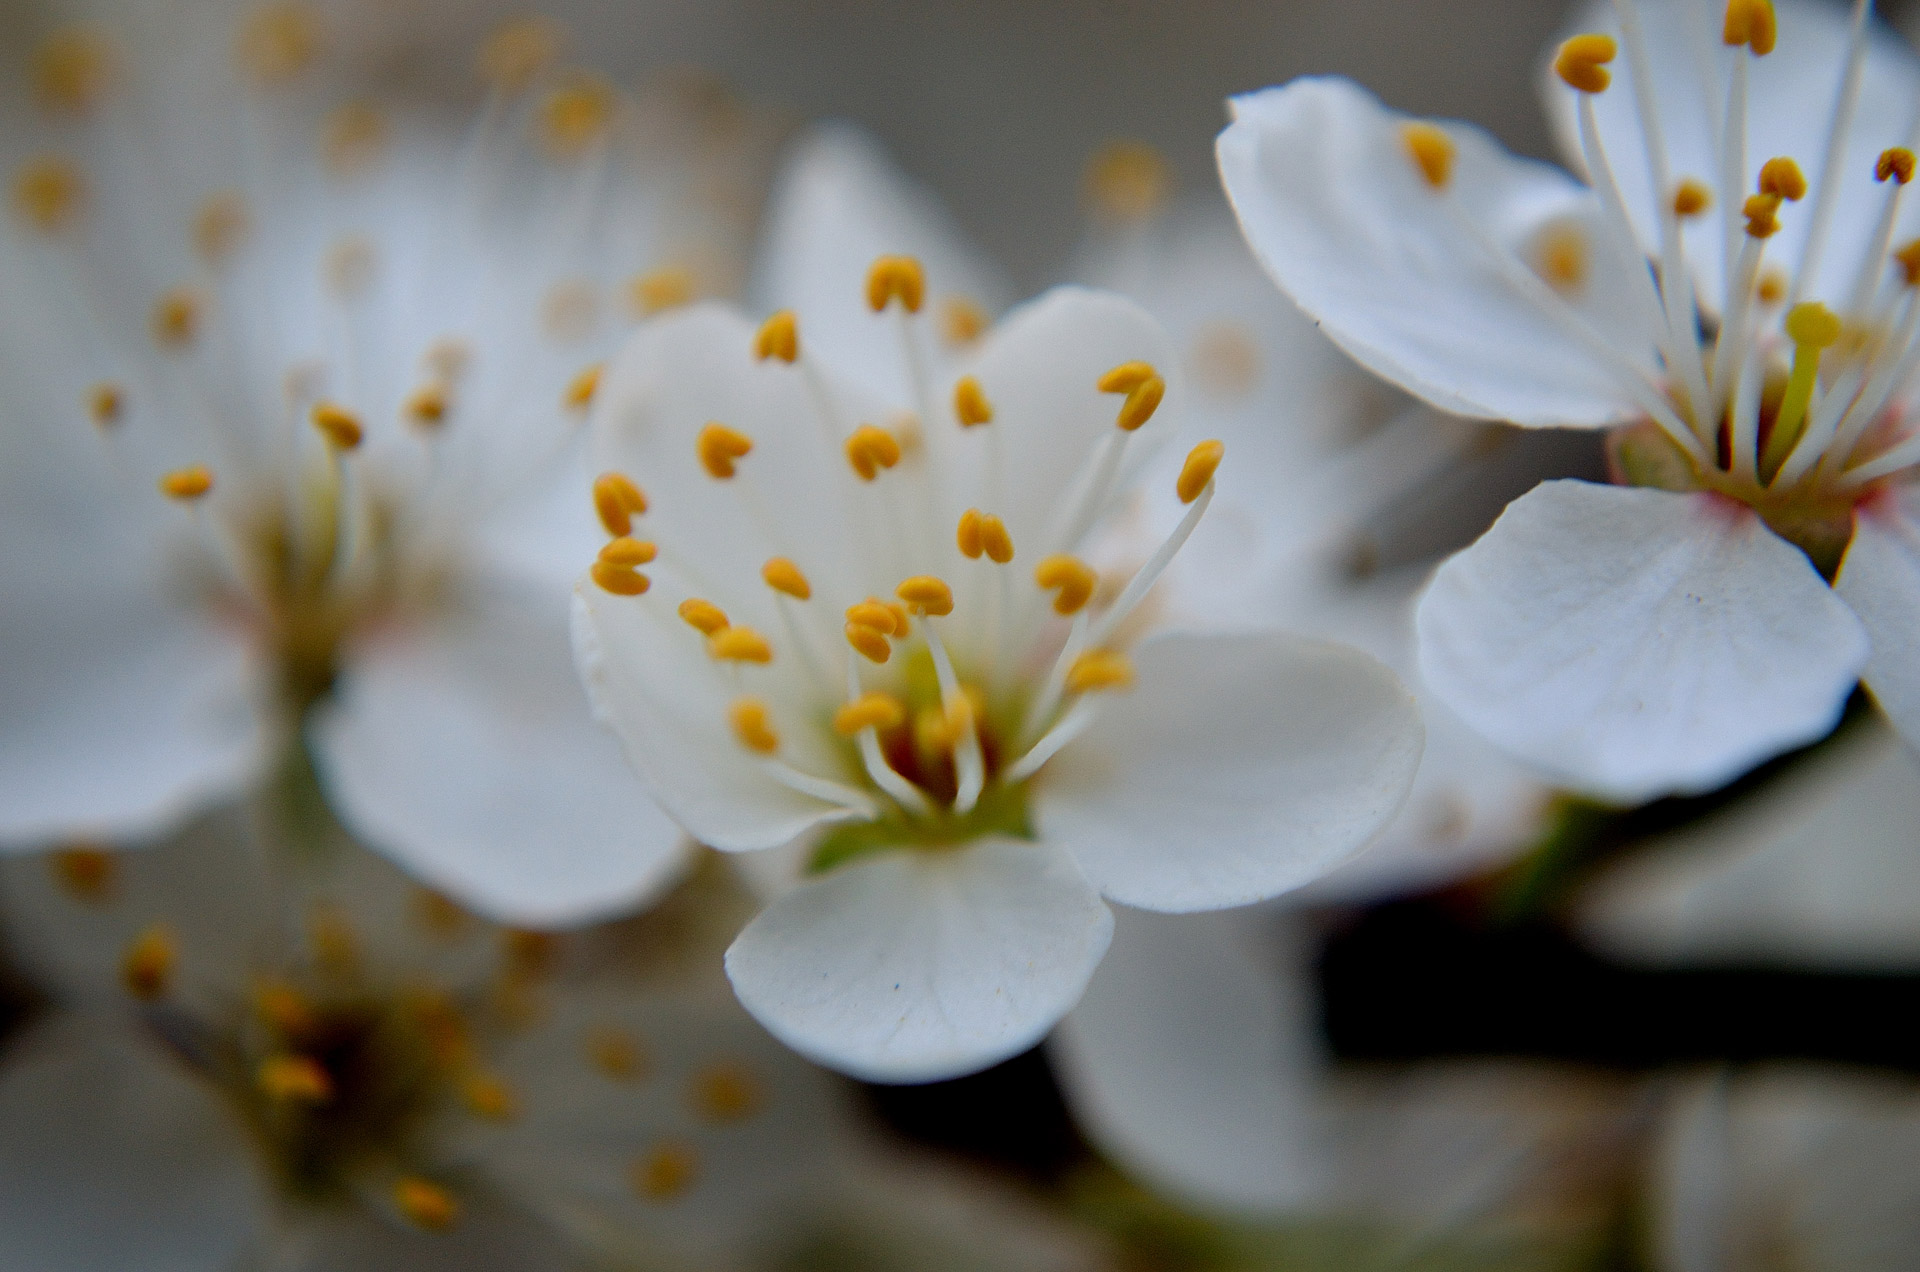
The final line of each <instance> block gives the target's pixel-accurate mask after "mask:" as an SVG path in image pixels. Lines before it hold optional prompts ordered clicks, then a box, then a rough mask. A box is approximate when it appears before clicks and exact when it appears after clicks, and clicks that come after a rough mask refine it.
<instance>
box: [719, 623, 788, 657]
mask: <svg viewBox="0 0 1920 1272" xmlns="http://www.w3.org/2000/svg"><path fill="white" fill-rule="evenodd" d="M707 653H708V654H709V655H710V656H711V657H713V658H714V659H716V660H718V661H720V662H750V663H770V662H772V661H773V646H771V645H769V644H768V643H767V638H766V637H765V636H762V635H761V634H760V633H759V632H756V631H754V630H753V628H751V627H726V628H723V629H721V630H720V631H717V632H715V633H714V634H713V635H711V636H709V637H707Z"/></svg>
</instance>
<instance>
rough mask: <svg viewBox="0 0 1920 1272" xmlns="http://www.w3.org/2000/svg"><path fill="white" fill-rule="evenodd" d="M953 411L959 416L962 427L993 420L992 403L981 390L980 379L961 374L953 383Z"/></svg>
mask: <svg viewBox="0 0 1920 1272" xmlns="http://www.w3.org/2000/svg"><path fill="white" fill-rule="evenodd" d="M953 413H954V414H955V415H957V416H958V417H959V418H960V424H961V426H962V427H963V428H971V427H973V426H974V425H975V424H988V423H991V422H992V421H993V403H991V402H989V401H987V395H986V394H985V393H983V392H982V391H981V389H980V381H978V380H976V379H974V378H973V377H972V376H970V375H963V376H961V377H960V378H959V380H957V381H956V382H955V383H954V386H953Z"/></svg>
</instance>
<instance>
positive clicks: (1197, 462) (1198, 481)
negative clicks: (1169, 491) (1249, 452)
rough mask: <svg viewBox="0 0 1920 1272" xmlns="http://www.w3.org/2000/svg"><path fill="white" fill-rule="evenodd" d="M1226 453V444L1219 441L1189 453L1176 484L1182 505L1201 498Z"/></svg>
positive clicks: (1203, 443)
mask: <svg viewBox="0 0 1920 1272" xmlns="http://www.w3.org/2000/svg"><path fill="white" fill-rule="evenodd" d="M1226 453H1227V448H1226V446H1225V444H1224V443H1222V442H1219V441H1217V440H1209V441H1204V442H1201V443H1200V444H1199V445H1198V446H1196V447H1194V448H1193V449H1192V450H1190V451H1188V452H1187V462H1186V463H1184V464H1182V465H1180V479H1179V480H1178V481H1177V482H1175V483H1174V492H1175V493H1176V494H1178V495H1179V496H1180V502H1181V503H1183V504H1190V503H1192V502H1193V501H1194V500H1196V499H1198V498H1199V497H1200V492H1201V491H1203V490H1205V489H1206V488H1207V483H1208V482H1210V481H1212V480H1213V474H1214V473H1215V472H1216V471H1217V470H1218V469H1219V467H1220V459H1221V456H1223V455H1225V454H1226Z"/></svg>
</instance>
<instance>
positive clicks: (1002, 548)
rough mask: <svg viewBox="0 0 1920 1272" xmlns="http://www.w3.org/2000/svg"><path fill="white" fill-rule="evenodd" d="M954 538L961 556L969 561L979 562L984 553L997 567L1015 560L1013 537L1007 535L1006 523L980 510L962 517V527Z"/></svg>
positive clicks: (970, 509)
mask: <svg viewBox="0 0 1920 1272" xmlns="http://www.w3.org/2000/svg"><path fill="white" fill-rule="evenodd" d="M954 537H955V539H956V540H957V542H958V543H959V547H960V552H961V555H963V556H965V557H967V558H968V559H969V560H974V561H977V560H979V559H980V557H981V555H982V554H983V553H984V554H985V555H986V557H987V559H988V560H990V561H992V562H994V563H995V564H996V565H1005V564H1006V563H1007V562H1009V561H1011V560H1013V536H1012V535H1009V534H1008V533H1007V526H1006V523H1005V522H1003V521H1001V520H1000V518H998V517H996V516H993V515H991V514H990V513H984V512H981V511H980V510H979V509H978V508H969V509H967V510H966V511H965V512H964V513H962V514H961V515H960V526H959V529H958V531H957V532H956V534H955V536H954Z"/></svg>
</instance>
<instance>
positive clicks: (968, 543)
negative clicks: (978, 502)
mask: <svg viewBox="0 0 1920 1272" xmlns="http://www.w3.org/2000/svg"><path fill="white" fill-rule="evenodd" d="M982 519H983V518H982V516H981V513H980V510H979V509H978V508H969V509H967V510H966V511H965V512H963V513H961V514H960V525H959V528H958V529H956V530H955V531H954V541H955V542H956V543H957V544H958V545H959V548H960V555H961V556H963V557H966V558H967V559H968V560H969V561H978V560H979V559H980V554H981V553H982V552H984V551H986V544H985V543H984V542H982V540H981V537H980V522H981V521H982Z"/></svg>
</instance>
